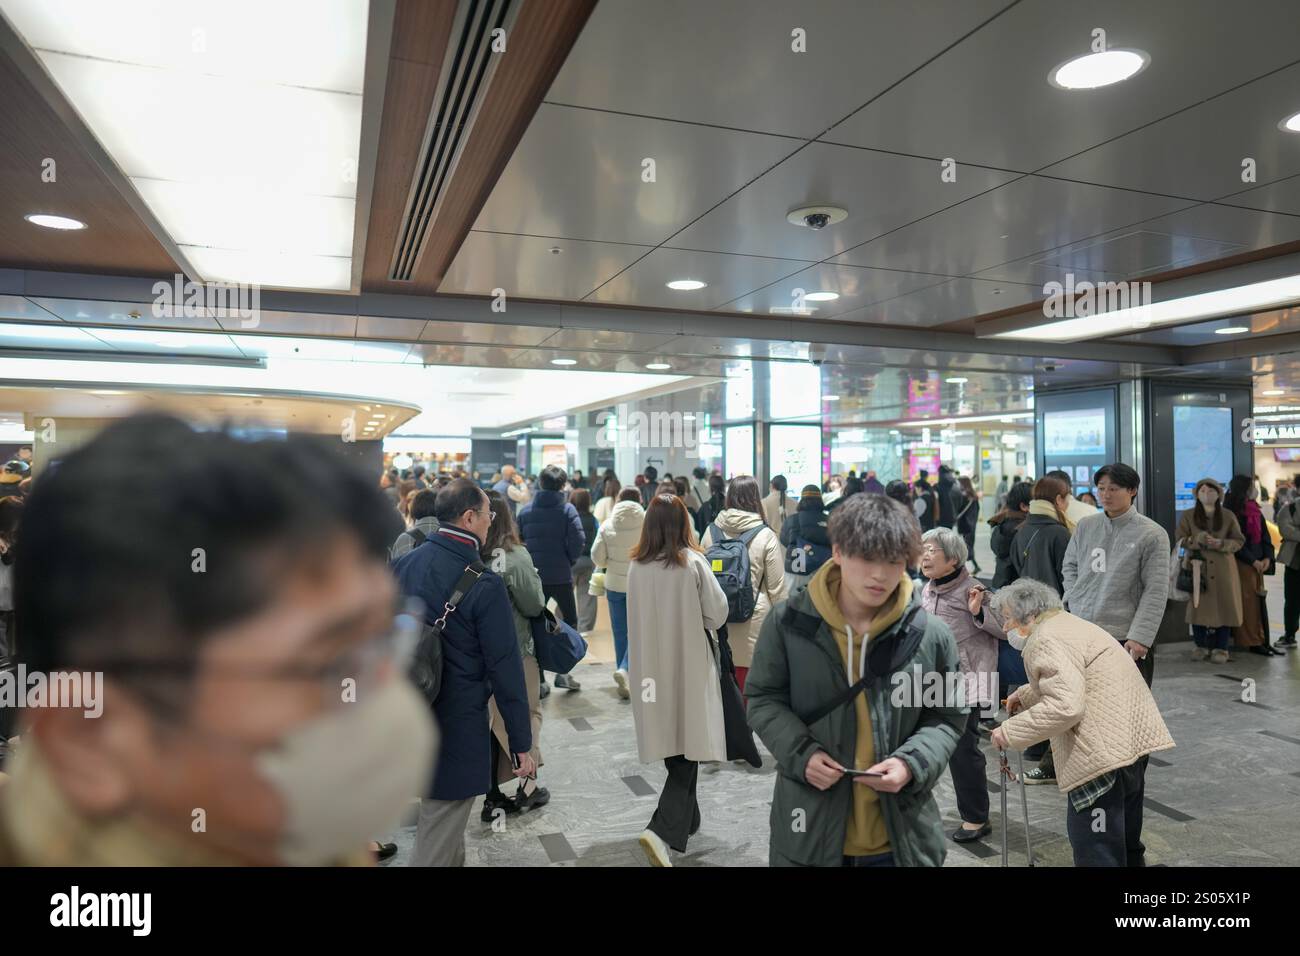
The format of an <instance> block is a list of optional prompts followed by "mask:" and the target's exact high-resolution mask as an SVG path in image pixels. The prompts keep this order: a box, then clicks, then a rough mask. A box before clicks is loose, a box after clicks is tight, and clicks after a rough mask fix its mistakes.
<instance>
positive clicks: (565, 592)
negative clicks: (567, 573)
mask: <svg viewBox="0 0 1300 956" xmlns="http://www.w3.org/2000/svg"><path fill="white" fill-rule="evenodd" d="M542 594H544V595H545V596H546V600H548V601H549V600H550V599H551V598H555V607H556V609H557V610H558V611H559V612H560V619H561V620H562V621H564V623H565V624H567V625H569V627H571V628H573V629H574V630H577V628H578V600H577V598H575V597H574V595H573V582H572V581H570V582H569V583H568V584H543V585H542ZM542 683H543V684H544V683H546V671H542Z"/></svg>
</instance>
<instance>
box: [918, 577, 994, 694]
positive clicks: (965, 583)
mask: <svg viewBox="0 0 1300 956" xmlns="http://www.w3.org/2000/svg"><path fill="white" fill-rule="evenodd" d="M974 586H975V579H974V578H972V577H971V574H970V572H969V571H967V570H966V569H965V568H964V567H963V568H962V569H961V573H959V574H958V575H957V577H955V578H953V580H951V581H948V582H945V583H944V584H939V583H937V582H935V581H927V582H926V584H925V589H924V590H923V591H922V592H921V606H922V607H923V608H925V611H926V613H927V614H930V615H932V616H934V617H937V618H938V619H939V620H941V621H943V623H945V624H947V625H948V630H950V631H952V636H953V639H954V640H956V642H957V657H958V659H959V661H960V662H961V672H962V674H963V676H965V678H966V704H967V706H970V707H974V706H975V705H976V703H977V702H978V704H979V706H981V707H985V706H991V705H993V704H995V703H996V701H997V694H998V641H1002V640H1006V634H1004V633H1003V631H1002V627H1001V625H1000V624H999V623H998V621H997V618H996V617H995V616H994V614H993V611H992V609H990V608H989V607H988V604H987V599H986V603H985V606H984V607H983V608H982V609H981V611H980V618H979V619H978V620H976V618H975V617H974V616H973V615H972V614H971V612H970V605H969V604H967V603H966V595H967V594H968V593H969V591H970V589H971V588H972V587H974ZM986 593H987V592H986Z"/></svg>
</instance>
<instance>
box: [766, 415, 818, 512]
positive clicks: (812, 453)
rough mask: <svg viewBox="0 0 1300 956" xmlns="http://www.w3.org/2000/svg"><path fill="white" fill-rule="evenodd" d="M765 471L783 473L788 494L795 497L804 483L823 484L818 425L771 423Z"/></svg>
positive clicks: (774, 473)
mask: <svg viewBox="0 0 1300 956" xmlns="http://www.w3.org/2000/svg"><path fill="white" fill-rule="evenodd" d="M768 448H769V454H768V459H767V473H768V474H769V475H771V476H773V477H775V476H776V475H785V480H786V488H787V489H788V493H789V494H790V495H791V496H793V497H795V498H798V496H799V492H800V491H801V490H802V489H803V486H804V485H817V486H819V487H820V486H821V483H822V470H821V464H822V429H821V426H820V425H773V426H772V427H771V428H770V429H769V430H768Z"/></svg>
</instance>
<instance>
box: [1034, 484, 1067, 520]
mask: <svg viewBox="0 0 1300 956" xmlns="http://www.w3.org/2000/svg"><path fill="white" fill-rule="evenodd" d="M1069 493H1070V486H1069V485H1067V484H1066V483H1065V482H1063V481H1062V480H1061V479H1060V478H1053V477H1051V476H1050V475H1044V476H1043V477H1042V478H1039V479H1038V480H1037V481H1036V482H1034V497H1033V500H1034V501H1050V502H1051V503H1052V507H1053V508H1056V520H1058V521H1059V522H1061V524H1065V513H1064V512H1062V511H1061V509H1060V508H1059V507H1058V506H1057V504H1056V499H1057V498H1060V497H1061V496H1062V495H1068V494H1069ZM1067 527H1068V525H1067Z"/></svg>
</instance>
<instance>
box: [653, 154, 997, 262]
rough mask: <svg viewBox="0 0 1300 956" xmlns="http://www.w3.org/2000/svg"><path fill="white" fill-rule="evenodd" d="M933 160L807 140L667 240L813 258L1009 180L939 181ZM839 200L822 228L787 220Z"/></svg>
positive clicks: (963, 177) (972, 176)
mask: <svg viewBox="0 0 1300 956" xmlns="http://www.w3.org/2000/svg"><path fill="white" fill-rule="evenodd" d="M941 173H942V169H941V168H940V164H939V163H938V162H933V161H931V160H928V159H914V158H912V157H909V156H895V155H892V154H889V153H878V152H872V151H869V150H861V149H850V148H848V147H844V146H830V145H827V144H826V143H812V144H810V145H808V146H807V147H805V148H804V149H802V150H800V151H799V152H798V153H797V154H795V155H794V156H792V157H791V158H790V159H788V160H786V161H785V162H783V163H782V164H781V165H780V166H777V167H776V168H775V169H773V170H772V171H771V172H769V173H767V174H765V175H764V176H763V177H762V178H761V179H759V180H758V181H757V182H756V183H754V184H753V185H751V186H749V187H747V188H746V189H745V190H743V191H742V192H740V193H739V194H738V195H736V196H733V197H732V198H731V199H728V200H727V201H726V202H725V203H723V204H722V205H720V206H719V207H718V208H717V209H714V210H713V211H712V212H710V213H709V214H708V215H706V216H704V218H702V219H700V220H699V221H698V222H696V223H694V224H693V225H692V226H691V227H690V228H688V229H686V230H685V231H683V232H682V233H681V235H678V236H674V237H673V240H672V243H671V245H672V246H673V247H675V248H681V249H707V250H711V251H715V252H734V253H740V254H744V255H756V256H778V257H785V258H793V259H805V260H808V261H810V262H818V261H821V260H822V259H828V258H830V257H831V256H834V255H837V254H839V253H842V252H845V251H847V250H848V249H850V248H852V247H853V246H856V245H858V244H859V243H862V242H866V241H867V240H869V239H874V238H876V237H877V236H880V235H883V234H884V233H886V232H888V231H890V230H891V229H897V228H898V227H899V226H904V225H906V224H907V223H909V222H913V221H914V220H917V219H920V218H922V217H923V216H928V215H930V214H931V213H933V212H937V211H938V210H940V209H943V208H945V207H947V206H951V205H953V204H954V203H958V202H961V201H962V200H963V199H968V198H970V197H971V196H974V195H975V194H977V193H980V192H983V191H985V190H987V189H992V188H993V187H995V186H999V185H1001V184H1003V183H1006V182H1008V181H1010V180H1012V179H1014V178H1015V174H1013V173H1004V172H999V171H996V170H988V169H975V168H969V167H967V168H961V169H959V170H958V173H957V181H956V182H952V183H947V182H943V181H942V180H941V179H940V175H941ZM809 205H833V206H840V207H842V208H844V209H846V210H847V211H848V214H849V215H848V218H847V219H845V220H844V221H842V222H839V223H835V224H833V225H828V226H826V227H825V228H822V229H809V228H807V227H806V226H797V225H792V224H791V223H789V222H787V221H786V214H787V213H789V212H790V210H792V209H795V208H798V207H801V206H809Z"/></svg>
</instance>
